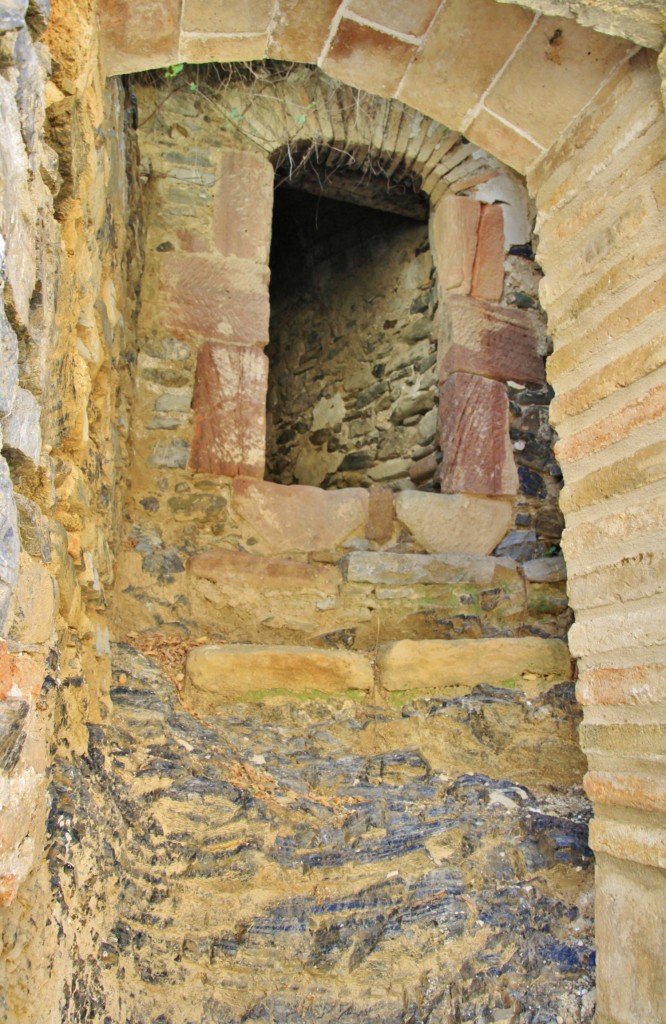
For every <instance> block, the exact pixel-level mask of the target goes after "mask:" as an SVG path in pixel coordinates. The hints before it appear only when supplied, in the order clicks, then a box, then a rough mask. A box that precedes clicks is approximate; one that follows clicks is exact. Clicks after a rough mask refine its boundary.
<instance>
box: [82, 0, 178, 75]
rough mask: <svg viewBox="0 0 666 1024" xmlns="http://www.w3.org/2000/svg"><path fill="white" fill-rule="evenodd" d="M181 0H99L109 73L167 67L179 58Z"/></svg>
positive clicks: (104, 55)
mask: <svg viewBox="0 0 666 1024" xmlns="http://www.w3.org/2000/svg"><path fill="white" fill-rule="evenodd" d="M181 2H182V0H132V2H130V0H100V3H99V4H98V7H97V11H98V15H99V20H100V28H101V33H102V40H103V61H104V69H105V71H106V73H107V74H109V75H118V74H126V73H128V72H131V71H145V70H147V69H148V68H159V67H165V66H167V65H169V64H175V63H176V61H177V60H178V36H179V31H180V8H181Z"/></svg>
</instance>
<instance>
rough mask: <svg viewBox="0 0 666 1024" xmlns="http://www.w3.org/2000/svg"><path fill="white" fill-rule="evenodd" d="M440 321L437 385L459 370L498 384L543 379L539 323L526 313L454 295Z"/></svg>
mask: <svg viewBox="0 0 666 1024" xmlns="http://www.w3.org/2000/svg"><path fill="white" fill-rule="evenodd" d="M440 322H441V336H440V341H439V376H440V381H442V382H443V381H445V380H446V378H447V377H448V376H450V375H451V374H452V373H457V372H460V371H463V372H465V373H475V374H478V375H479V376H482V377H491V378H494V379H495V380H501V381H510V380H511V381H518V382H522V383H530V382H532V383H539V382H541V381H543V379H544V362H543V358H542V356H541V354H540V352H539V345H538V343H539V340H540V337H541V329H540V326H541V325H540V324H539V323H538V321H537V319H536V317H535V316H534V315H533V314H530V313H529V312H528V311H527V310H521V309H507V308H506V307H504V306H498V305H495V304H494V303H490V302H481V301H479V300H478V299H470V298H463V297H460V298H459V297H458V296H456V295H452V296H451V297H449V298H447V299H446V300H445V302H444V303H443V309H442V313H441V321H440Z"/></svg>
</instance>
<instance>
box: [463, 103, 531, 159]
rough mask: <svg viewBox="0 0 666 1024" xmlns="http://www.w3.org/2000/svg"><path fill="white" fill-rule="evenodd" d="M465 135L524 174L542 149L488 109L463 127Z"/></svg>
mask: <svg viewBox="0 0 666 1024" xmlns="http://www.w3.org/2000/svg"><path fill="white" fill-rule="evenodd" d="M465 134H466V136H467V137H468V138H469V139H470V140H471V141H472V142H475V143H476V144H477V145H478V146H483V148H484V149H487V150H488V152H489V153H492V154H493V156H495V157H497V158H498V160H502V161H503V162H504V163H505V164H508V166H509V167H513V168H514V169H515V170H516V171H519V172H520V173H521V174H524V173H525V172H526V171H527V170H528V168H529V167H531V166H532V165H533V164H534V163H535V162H536V161H537V160H538V159H539V157H541V156H543V152H544V151H543V149H542V148H541V146H539V145H537V143H535V142H532V141H531V140H530V139H527V138H525V136H524V135H523V134H522V133H521V132H517V131H516V130H515V129H514V128H512V126H511V125H510V124H507V123H506V122H505V121H501V120H500V119H499V118H497V117H495V116H494V115H493V114H491V113H490V112H489V111H488V110H482V111H481V113H480V114H478V115H477V117H475V118H474V120H473V121H472V123H471V124H470V125H468V126H467V127H466V128H465Z"/></svg>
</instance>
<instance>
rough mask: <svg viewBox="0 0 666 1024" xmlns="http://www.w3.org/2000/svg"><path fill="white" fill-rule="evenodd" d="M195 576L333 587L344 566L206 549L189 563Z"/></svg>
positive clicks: (274, 584) (301, 587) (246, 583)
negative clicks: (340, 568) (338, 567)
mask: <svg viewBox="0 0 666 1024" xmlns="http://www.w3.org/2000/svg"><path fill="white" fill-rule="evenodd" d="M187 571H188V572H189V573H191V574H192V575H193V576H199V577H201V578H202V579H207V580H211V581H212V582H213V583H225V584H226V583H228V582H230V581H233V583H234V585H235V584H236V583H241V584H243V585H244V586H251V587H255V588H257V589H259V590H260V591H261V590H265V589H266V588H270V589H276V588H277V589H280V590H297V591H300V590H309V591H311V590H317V589H320V590H323V591H329V590H330V589H331V587H335V586H336V585H337V584H339V583H340V582H341V581H342V576H341V573H340V570H339V569H337V568H336V567H335V566H333V565H321V564H316V565H313V564H311V563H310V562H291V561H288V560H287V559H280V558H264V557H261V556H260V555H249V554H246V553H245V552H242V551H205V552H203V553H202V554H200V555H193V556H192V558H190V559H189V561H188V563H187Z"/></svg>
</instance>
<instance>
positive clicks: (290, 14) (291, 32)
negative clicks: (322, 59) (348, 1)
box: [269, 0, 340, 64]
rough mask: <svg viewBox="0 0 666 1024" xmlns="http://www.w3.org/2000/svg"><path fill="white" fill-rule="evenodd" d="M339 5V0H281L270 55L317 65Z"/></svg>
mask: <svg viewBox="0 0 666 1024" xmlns="http://www.w3.org/2000/svg"><path fill="white" fill-rule="evenodd" d="M339 6H340V4H339V0H280V3H279V4H278V8H277V10H276V12H275V19H274V21H273V25H272V27H271V39H270V47H269V55H270V56H271V57H273V58H278V59H280V60H294V61H302V62H303V63H310V64H316V63H317V58H318V57H319V55H320V53H321V51H322V49H323V46H324V43H325V42H326V38H327V36H328V33H329V31H330V27H331V21H332V20H333V17H334V15H335V13H336V11H337V9H338V7H339Z"/></svg>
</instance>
